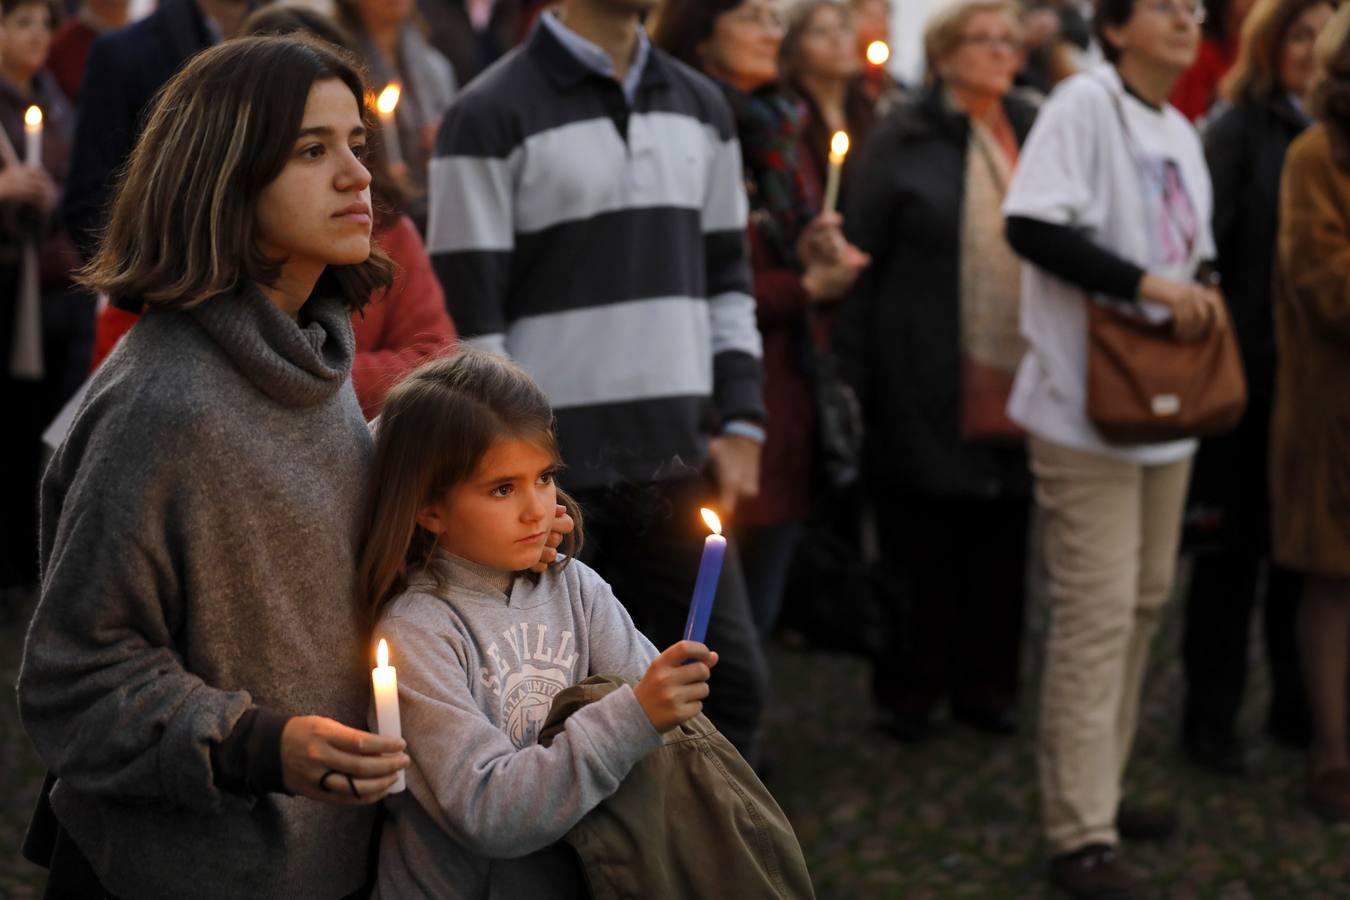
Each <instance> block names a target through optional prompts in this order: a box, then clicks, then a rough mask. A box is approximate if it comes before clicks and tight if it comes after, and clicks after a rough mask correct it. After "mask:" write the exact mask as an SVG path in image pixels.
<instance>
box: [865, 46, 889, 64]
mask: <svg viewBox="0 0 1350 900" xmlns="http://www.w3.org/2000/svg"><path fill="white" fill-rule="evenodd" d="M890 58H891V48H890V47H888V46H886V42H885V41H873V42H872V43H870V44H868V45H867V61H868V62H870V63H871V64H872V65H874V66H884V65H886V60H888V59H890Z"/></svg>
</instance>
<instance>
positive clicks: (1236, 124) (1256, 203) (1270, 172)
mask: <svg viewBox="0 0 1350 900" xmlns="http://www.w3.org/2000/svg"><path fill="white" fill-rule="evenodd" d="M1307 126H1308V119H1307V118H1306V117H1305V116H1304V115H1303V114H1302V113H1301V112H1299V111H1298V110H1296V109H1295V108H1294V106H1293V104H1292V103H1291V102H1290V101H1289V100H1288V99H1287V98H1286V97H1284V96H1283V95H1281V96H1279V97H1276V98H1275V99H1273V100H1271V101H1270V102H1268V103H1264V104H1257V103H1251V102H1242V103H1239V104H1237V105H1235V106H1231V107H1228V108H1226V109H1224V110H1223V111H1222V112H1220V113H1219V114H1218V115H1217V116H1215V117H1214V118H1213V119H1212V120H1211V121H1210V123H1209V124H1208V125H1207V126H1206V127H1205V132H1204V140H1205V157H1206V159H1207V160H1208V161H1209V172H1210V177H1211V179H1212V180H1213V182H1214V241H1215V246H1216V247H1217V249H1218V257H1217V259H1216V260H1215V265H1216V266H1217V268H1218V270H1219V274H1220V276H1221V277H1222V279H1223V292H1224V296H1225V298H1226V299H1227V301H1228V308H1229V311H1230V312H1231V314H1232V319H1233V326H1234V328H1235V329H1236V331H1237V337H1238V343H1239V345H1240V346H1241V349H1242V363H1243V367H1244V368H1245V369H1246V374H1247V392H1248V401H1247V411H1246V413H1245V414H1244V416H1243V419H1242V422H1241V423H1239V425H1238V427H1237V428H1236V429H1234V430H1233V431H1231V432H1229V433H1228V434H1224V435H1220V436H1219V437H1215V438H1209V439H1207V440H1205V441H1204V442H1203V443H1202V444H1201V445H1200V455H1199V456H1198V457H1197V459H1196V464H1195V473H1194V476H1193V478H1192V490H1191V494H1192V498H1193V499H1194V500H1195V501H1196V502H1198V503H1200V504H1202V505H1204V506H1206V507H1210V508H1214V509H1218V510H1221V511H1222V513H1223V518H1222V520H1221V521H1222V527H1221V529H1220V530H1219V531H1218V532H1216V533H1215V534H1214V535H1212V538H1213V539H1214V540H1216V541H1218V542H1219V543H1221V544H1222V545H1223V546H1224V547H1226V548H1229V549H1231V550H1240V551H1249V552H1253V553H1256V554H1258V555H1264V554H1266V553H1267V552H1268V545H1269V523H1270V504H1269V500H1268V496H1269V495H1268V491H1267V489H1266V484H1267V472H1268V470H1269V454H1268V452H1267V450H1268V447H1269V440H1270V405H1271V401H1272V398H1273V395H1274V390H1275V321H1274V318H1273V315H1272V312H1271V276H1272V274H1273V272H1274V268H1275V239H1276V236H1277V234H1278V231H1279V208H1280V173H1281V171H1282V170H1283V168H1284V156H1285V152H1286V151H1287V150H1288V149H1289V144H1290V142H1291V141H1293V140H1294V138H1296V137H1298V135H1299V134H1300V133H1301V132H1302V131H1303V130H1304V129H1305V128H1306V127H1307Z"/></svg>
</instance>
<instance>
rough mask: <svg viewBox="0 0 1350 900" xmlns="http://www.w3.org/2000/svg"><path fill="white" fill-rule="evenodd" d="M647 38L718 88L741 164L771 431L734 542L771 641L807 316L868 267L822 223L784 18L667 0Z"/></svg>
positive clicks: (731, 1) (793, 470)
mask: <svg viewBox="0 0 1350 900" xmlns="http://www.w3.org/2000/svg"><path fill="white" fill-rule="evenodd" d="M652 38H653V41H654V42H655V43H656V45H657V46H659V47H661V48H662V49H664V50H666V51H667V52H669V53H671V54H672V55H673V56H675V57H676V58H677V59H680V60H681V61H683V62H686V63H689V64H690V65H693V66H696V67H698V68H700V69H702V70H703V71H704V72H705V73H707V74H708V75H710V76H711V77H712V78H713V79H714V80H715V81H716V82H717V83H718V85H719V86H720V87H721V88H722V93H723V95H724V96H725V97H726V98H727V102H728V103H729V105H730V107H731V111H732V113H733V114H734V116H735V119H736V133H737V137H738V138H739V139H740V144H741V150H742V154H743V156H744V162H745V184H746V189H747V191H748V193H749V198H750V251H751V256H750V262H751V266H752V268H753V273H754V294H755V302H756V308H757V317H758V322H759V328H760V331H761V333H762V334H763V337H764V372H765V378H764V382H765V403H766V405H767V407H768V412H769V419H768V423H769V424H768V433H767V436H766V440H765V444H764V455H763V472H762V475H761V478H760V489H759V495H758V496H757V497H755V498H754V499H753V500H749V501H746V502H744V503H742V504H741V505H740V506H738V507H737V508H736V520H735V521H736V525H735V534H736V537H737V538H738V539H739V540H740V542H741V556H742V560H743V561H744V565H745V575H746V585H747V587H748V589H749V592H750V603H751V608H752V610H753V613H754V616H755V624H756V626H757V627H758V629H759V631H760V633H761V635H767V634H768V632H769V631H770V630H771V629H772V627H773V624H774V621H775V620H776V619H777V617H778V611H779V608H780V605H781V600H782V595H783V588H784V584H785V581H786V578H787V570H788V564H789V563H790V562H791V559H792V552H793V550H794V549H795V548H796V546H797V541H798V537H799V534H800V530H801V524H802V521H803V520H804V519H805V518H806V515H807V509H808V505H809V501H810V487H811V466H812V450H813V441H814V428H815V402H814V399H813V396H812V393H811V383H810V381H809V380H808V376H807V373H806V371H805V369H804V367H803V365H802V361H801V360H802V357H803V346H804V342H805V341H810V340H812V339H813V338H815V337H817V335H815V334H813V333H812V332H811V329H810V322H811V318H812V317H811V315H810V313H811V312H812V311H822V310H824V309H825V308H826V307H827V306H828V305H829V304H831V303H832V302H833V301H836V300H838V299H839V297H840V296H842V295H843V294H844V292H845V291H847V290H848V289H849V288H850V287H851V286H852V285H853V281H854V279H855V278H856V277H857V274H858V272H859V271H860V270H861V269H862V267H863V266H865V265H866V262H867V261H866V258H865V257H863V256H862V254H860V253H858V251H857V248H855V247H853V246H851V245H848V244H845V243H844V241H843V238H842V236H841V235H840V234H839V218H838V216H836V215H833V214H831V215H824V216H822V215H820V203H821V186H820V181H819V179H818V177H817V173H816V170H815V168H814V167H813V166H812V165H811V164H810V161H809V158H808V157H807V155H806V153H805V147H804V146H803V144H802V136H801V123H802V113H801V110H800V108H799V107H798V105H797V102H796V100H795V98H793V97H792V96H791V95H790V94H789V93H788V92H787V91H786V90H785V89H784V88H783V86H782V83H781V80H780V77H779V68H778V59H779V51H780V48H781V44H782V41H783V22H782V19H781V18H780V17H779V15H778V12H777V9H776V8H775V5H774V4H773V3H772V2H770V0H716V2H702V0H669V2H667V3H666V4H665V6H664V7H663V9H662V11H661V16H660V19H659V20H658V22H657V24H656V28H655V30H654V31H653V34H652Z"/></svg>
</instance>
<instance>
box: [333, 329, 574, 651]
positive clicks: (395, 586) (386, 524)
mask: <svg viewBox="0 0 1350 900" xmlns="http://www.w3.org/2000/svg"><path fill="white" fill-rule="evenodd" d="M502 438H508V439H510V438H517V439H523V440H528V441H533V442H535V443H538V444H539V445H540V446H542V447H543V448H544V449H545V451H547V452H548V453H550V454H551V455H552V456H553V458H554V460H555V461H558V462H561V460H560V459H559V455H558V442H557V436H556V434H555V432H554V420H553V409H552V407H550V406H549V402H548V397H546V396H545V395H544V392H543V391H542V390H541V389H540V388H539V385H537V384H535V383H534V380H533V379H532V378H530V376H529V374H528V373H526V371H525V370H524V369H522V368H521V367H520V366H518V365H516V364H515V363H513V362H510V361H509V360H506V359H503V358H502V357H499V356H494V355H493V354H490V353H484V352H482V351H478V350H468V349H465V350H461V351H459V352H458V353H456V354H455V355H454V356H449V357H442V358H440V359H436V360H432V361H431V362H428V363H425V364H423V365H422V366H420V367H418V368H417V369H416V370H414V371H413V372H412V374H410V375H408V377H407V378H405V379H404V380H403V381H401V382H399V384H398V385H397V386H395V387H394V389H393V390H392V391H390V392H389V396H388V397H387V398H386V399H385V401H384V409H383V411H382V413H381V415H380V420H379V425H378V426H377V430H376V435H375V464H374V467H373V474H372V476H371V479H370V483H369V488H368V494H367V497H366V519H365V535H366V538H365V544H364V545H363V546H362V548H361V561H360V564H359V565H358V567H357V576H356V577H357V589H358V591H359V592H360V596H361V603H362V606H363V608H364V609H365V610H366V611H367V613H368V615H369V622H370V624H372V625H373V624H374V623H375V621H376V620H378V618H379V615H380V612H381V611H382V610H383V609H384V607H385V605H386V604H387V603H388V602H389V601H390V600H392V599H394V597H396V596H397V595H398V594H399V593H401V592H402V591H403V590H404V589H405V588H406V587H407V584H408V573H409V571H411V570H412V569H415V568H418V567H420V566H423V565H425V564H426V563H427V561H428V560H430V559H431V555H432V553H433V551H434V550H435V549H436V539H435V536H434V535H432V534H430V533H429V532H427V531H425V530H424V529H423V528H422V527H421V526H419V525H418V524H417V514H418V512H420V511H421V510H422V508H423V507H424V506H426V505H427V504H428V503H430V502H432V501H434V500H437V499H439V498H441V497H444V496H445V493H446V492H447V491H449V490H450V489H451V488H452V487H454V486H455V485H456V484H458V483H460V482H461V481H465V480H467V479H468V478H470V477H472V476H473V474H474V472H475V471H476V470H477V468H478V464H479V463H480V462H481V461H482V459H483V456H484V455H485V454H486V453H487V452H488V449H489V448H490V447H491V446H492V445H493V443H494V442H496V441H498V440H500V439H502ZM558 502H559V503H560V504H562V505H563V506H565V507H566V508H567V512H568V514H569V515H570V516H571V517H572V519H573V521H575V522H576V529H575V530H574V531H573V532H572V533H571V534H570V535H567V537H566V538H564V539H563V543H562V546H560V547H559V548H558V552H559V554H562V555H565V556H566V560H564V561H563V562H561V563H560V565H566V564H567V562H568V561H570V560H571V558H572V557H573V556H574V555H575V554H576V553H578V552H579V551H580V549H581V544H582V523H581V510H580V508H579V507H578V506H577V504H576V501H574V500H573V499H572V498H571V497H569V496H568V495H567V494H566V493H564V492H563V491H562V490H561V489H559V490H558Z"/></svg>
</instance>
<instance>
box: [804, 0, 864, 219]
mask: <svg viewBox="0 0 1350 900" xmlns="http://www.w3.org/2000/svg"><path fill="white" fill-rule="evenodd" d="M782 63H783V74H784V76H785V79H786V81H787V83H788V85H789V86H790V87H791V88H792V90H793V91H794V92H795V93H796V95H797V96H798V97H800V98H801V100H802V102H803V104H805V106H806V116H805V118H804V120H803V124H802V145H803V150H804V151H805V153H806V156H807V158H808V159H809V160H810V162H811V165H812V167H813V168H814V169H815V171H816V177H817V178H818V179H819V180H820V181H821V182H822V183H823V182H824V180H825V177H826V172H827V167H828V165H829V157H830V137H831V136H832V135H833V134H834V133H835V132H836V131H844V132H847V133H848V136H849V138H850V139H851V141H852V142H853V145H854V146H857V147H861V146H862V145H863V144H865V143H866V142H867V137H868V135H869V134H871V132H872V126H873V125H874V124H875V123H876V119H877V115H876V104H875V102H874V101H873V100H872V98H871V97H869V96H868V95H867V91H866V89H865V88H864V86H863V82H862V77H861V74H862V61H861V60H860V59H859V57H858V50H857V44H856V38H855V37H854V25H853V14H852V12H851V11H850V9H849V7H848V4H847V3H845V2H843V0H800V2H798V3H796V4H795V5H793V6H792V7H791V8H789V10H788V15H787V34H786V35H785V36H784V38H783V49H782ZM855 158H856V157H855ZM850 168H851V167H849V166H848V164H847V161H846V162H845V169H850ZM848 181H849V179H848V178H847V177H846V178H845V179H844V184H845V187H844V191H845V194H843V195H841V196H846V192H847V184H848Z"/></svg>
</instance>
